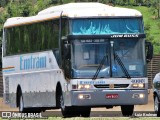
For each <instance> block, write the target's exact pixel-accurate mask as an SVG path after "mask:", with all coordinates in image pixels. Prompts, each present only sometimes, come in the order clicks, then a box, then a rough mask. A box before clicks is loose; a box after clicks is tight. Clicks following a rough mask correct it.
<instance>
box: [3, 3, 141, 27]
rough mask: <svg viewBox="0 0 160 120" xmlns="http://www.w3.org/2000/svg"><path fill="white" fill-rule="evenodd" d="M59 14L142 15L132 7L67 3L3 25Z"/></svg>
mask: <svg viewBox="0 0 160 120" xmlns="http://www.w3.org/2000/svg"><path fill="white" fill-rule="evenodd" d="M61 15H62V16H67V17H70V18H77V17H78V18H80V17H96V16H98V17H100V16H119V17H120V16H122V17H126V16H128V17H130V16H133V17H134V16H135V17H136V16H142V14H141V13H140V12H139V11H137V10H134V9H128V8H120V7H112V6H109V5H105V4H102V3H94V2H85V3H68V4H63V5H58V6H53V7H50V8H47V9H45V10H42V11H40V12H39V13H38V14H37V15H35V16H30V17H14V18H9V19H8V20H7V21H6V22H5V24H4V27H5V28H7V27H12V26H20V25H24V24H31V23H36V22H40V21H46V20H51V19H54V18H59V17H60V16H61Z"/></svg>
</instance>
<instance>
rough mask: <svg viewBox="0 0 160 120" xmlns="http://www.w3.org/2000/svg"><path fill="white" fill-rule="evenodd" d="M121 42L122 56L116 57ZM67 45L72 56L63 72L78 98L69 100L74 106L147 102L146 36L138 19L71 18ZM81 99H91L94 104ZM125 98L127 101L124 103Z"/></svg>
mask: <svg viewBox="0 0 160 120" xmlns="http://www.w3.org/2000/svg"><path fill="white" fill-rule="evenodd" d="M122 43H123V45H125V46H123V51H124V53H123V54H124V55H120V54H119V51H120V50H121V48H120V44H122ZM67 44H69V50H68V51H69V53H70V54H71V56H69V58H67V60H65V61H68V62H66V63H68V64H66V66H68V67H66V69H65V71H66V72H65V73H67V74H66V77H68V78H70V83H71V85H70V87H69V89H70V90H71V91H72V93H71V94H72V95H73V96H74V97H73V98H74V99H78V100H77V101H76V100H73V101H72V104H73V105H88V104H89V105H90V106H93V105H97V106H98V105H99V106H103V105H125V104H127V105H129V104H132V105H134V104H146V103H147V88H148V79H147V77H146V76H147V73H146V57H145V34H144V29H143V23H142V18H141V17H123V18H120V17H116V18H85V19H84V18H83V19H82V18H79V19H78V18H76V19H71V20H70V35H69V36H68V37H67ZM80 91H81V92H80ZM98 91H99V92H98ZM87 92H88V93H87ZM124 94H125V95H126V96H125V95H124ZM96 95H97V97H96ZM112 97H113V98H112ZM98 98H99V99H98ZM100 98H101V99H100ZM104 98H106V99H107V100H106V99H104ZM110 98H111V99H110ZM79 99H83V100H82V101H81V102H80V101H79ZM84 99H87V100H89V99H90V100H92V99H94V101H95V103H93V102H87V101H85V100H84ZM112 99H116V100H114V101H112ZM124 99H128V100H129V101H128V102H124ZM106 101H108V102H107V103H106Z"/></svg>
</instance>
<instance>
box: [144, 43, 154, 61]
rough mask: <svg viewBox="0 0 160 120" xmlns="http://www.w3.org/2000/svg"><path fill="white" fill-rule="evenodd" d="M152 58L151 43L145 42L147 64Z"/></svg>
mask: <svg viewBox="0 0 160 120" xmlns="http://www.w3.org/2000/svg"><path fill="white" fill-rule="evenodd" d="M152 58H153V45H152V43H151V42H146V61H147V63H148V62H150V61H151V59H152Z"/></svg>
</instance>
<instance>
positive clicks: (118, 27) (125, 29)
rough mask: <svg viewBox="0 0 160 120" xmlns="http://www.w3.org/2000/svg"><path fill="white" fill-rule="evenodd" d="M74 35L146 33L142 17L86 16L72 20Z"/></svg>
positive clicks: (72, 32)
mask: <svg viewBox="0 0 160 120" xmlns="http://www.w3.org/2000/svg"><path fill="white" fill-rule="evenodd" d="M71 25H72V27H71V34H72V35H92V34H94V35H99V34H131V33H139V34H140V33H144V29H143V23H142V19H141V18H86V19H72V20H71Z"/></svg>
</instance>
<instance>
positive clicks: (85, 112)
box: [80, 107, 91, 117]
mask: <svg viewBox="0 0 160 120" xmlns="http://www.w3.org/2000/svg"><path fill="white" fill-rule="evenodd" d="M90 112H91V108H90V107H84V108H82V109H81V110H80V114H81V117H89V116H90Z"/></svg>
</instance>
